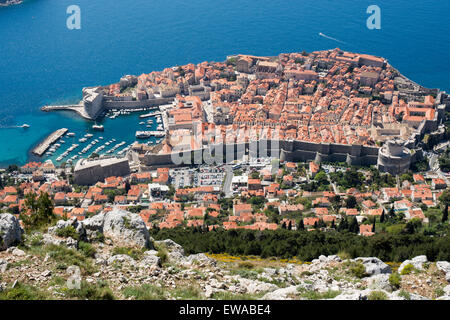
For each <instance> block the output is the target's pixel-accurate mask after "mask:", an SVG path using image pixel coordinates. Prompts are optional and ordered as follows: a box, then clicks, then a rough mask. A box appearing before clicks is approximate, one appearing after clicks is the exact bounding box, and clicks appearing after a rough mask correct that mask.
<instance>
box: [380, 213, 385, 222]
mask: <svg viewBox="0 0 450 320" xmlns="http://www.w3.org/2000/svg"><path fill="white" fill-rule="evenodd" d="M380 222H381V223H383V222H384V210H383V212H382V213H381V216H380Z"/></svg>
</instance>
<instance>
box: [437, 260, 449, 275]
mask: <svg viewBox="0 0 450 320" xmlns="http://www.w3.org/2000/svg"><path fill="white" fill-rule="evenodd" d="M436 268H438V270H441V271H444V272H445V273H449V272H450V262H447V261H438V262H436Z"/></svg>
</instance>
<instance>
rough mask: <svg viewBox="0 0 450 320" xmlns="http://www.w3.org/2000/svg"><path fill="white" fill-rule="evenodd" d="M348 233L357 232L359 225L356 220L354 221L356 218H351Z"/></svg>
mask: <svg viewBox="0 0 450 320" xmlns="http://www.w3.org/2000/svg"><path fill="white" fill-rule="evenodd" d="M348 229H349V231H350V232H353V233H358V232H359V225H358V220H356V217H353V219H352V222H350V226H349V228H348Z"/></svg>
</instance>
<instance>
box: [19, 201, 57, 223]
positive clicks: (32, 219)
mask: <svg viewBox="0 0 450 320" xmlns="http://www.w3.org/2000/svg"><path fill="white" fill-rule="evenodd" d="M25 207H26V208H27V209H28V210H29V211H30V212H29V213H30V215H25V214H22V215H21V219H22V221H23V223H24V224H25V227H26V228H27V229H34V228H40V227H43V226H46V225H48V224H50V223H51V222H53V221H54V220H55V219H56V216H55V214H54V212H53V209H54V206H53V203H52V200H51V199H50V196H49V195H48V193H47V192H41V194H40V195H39V197H38V198H37V197H36V195H35V194H34V193H32V194H28V195H27V197H26V199H25Z"/></svg>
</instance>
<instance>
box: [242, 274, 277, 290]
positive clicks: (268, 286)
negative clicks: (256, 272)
mask: <svg viewBox="0 0 450 320" xmlns="http://www.w3.org/2000/svg"><path fill="white" fill-rule="evenodd" d="M239 283H240V285H241V286H242V287H244V288H246V289H247V293H250V294H255V293H261V292H267V291H274V290H277V289H279V288H278V287H277V286H276V285H274V284H272V283H267V282H263V281H258V280H250V279H246V278H240V279H239Z"/></svg>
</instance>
